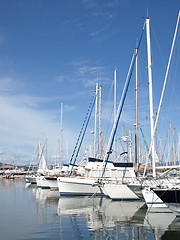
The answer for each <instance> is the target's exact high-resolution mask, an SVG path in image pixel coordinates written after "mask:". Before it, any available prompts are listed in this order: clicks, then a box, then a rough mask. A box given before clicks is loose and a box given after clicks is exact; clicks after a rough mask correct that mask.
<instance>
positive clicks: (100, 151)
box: [99, 85, 102, 159]
mask: <svg viewBox="0 0 180 240" xmlns="http://www.w3.org/2000/svg"><path fill="white" fill-rule="evenodd" d="M101 90H102V86H101V85H100V86H99V159H102V143H101V99H102V96H101Z"/></svg>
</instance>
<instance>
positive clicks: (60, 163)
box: [59, 102, 63, 169]
mask: <svg viewBox="0 0 180 240" xmlns="http://www.w3.org/2000/svg"><path fill="white" fill-rule="evenodd" d="M62 114H63V103H62V102H61V128H60V158H59V160H60V162H59V167H60V169H61V165H62Z"/></svg>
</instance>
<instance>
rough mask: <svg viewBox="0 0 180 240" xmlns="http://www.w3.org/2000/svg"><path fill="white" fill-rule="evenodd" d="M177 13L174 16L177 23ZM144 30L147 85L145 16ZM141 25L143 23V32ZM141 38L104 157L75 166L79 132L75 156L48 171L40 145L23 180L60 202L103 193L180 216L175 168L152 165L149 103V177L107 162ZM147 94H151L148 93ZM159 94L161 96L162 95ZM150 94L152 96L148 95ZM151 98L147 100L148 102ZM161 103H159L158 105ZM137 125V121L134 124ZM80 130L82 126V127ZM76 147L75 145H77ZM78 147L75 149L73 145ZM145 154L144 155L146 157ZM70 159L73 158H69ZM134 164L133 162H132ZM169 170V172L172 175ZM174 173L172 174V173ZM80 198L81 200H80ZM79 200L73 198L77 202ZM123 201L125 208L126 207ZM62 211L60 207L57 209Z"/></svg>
mask: <svg viewBox="0 0 180 240" xmlns="http://www.w3.org/2000/svg"><path fill="white" fill-rule="evenodd" d="M179 17H180V13H179V15H178V21H177V23H179ZM145 26H146V31H147V48H148V66H149V67H148V73H149V77H150V82H149V85H151V80H152V79H151V77H152V73H151V67H150V66H151V65H152V63H151V55H150V43H149V41H150V40H149V38H150V36H149V18H147V19H146V22H145ZM145 26H143V31H144V28H145ZM141 38H142V36H141V37H140V40H139V43H138V47H137V49H136V51H134V52H133V57H132V60H131V64H130V68H129V71H128V74H127V78H126V81H125V85H124V89H123V93H122V96H121V99H120V103H119V106H118V109H117V112H116V114H115V119H114V123H113V127H112V131H111V135H110V138H109V142H108V144H107V148H106V151H105V154H104V157H102V156H101V157H100V158H96V157H89V158H87V159H85V161H84V162H83V163H82V164H80V165H78V164H76V159H77V155H78V153H79V149H80V147H81V143H82V141H83V137H84V134H85V132H84V133H83V131H81V133H82V135H81V138H80V136H79V137H78V140H79V142H78V144H79V145H78V144H76V149H75V150H76V151H77V152H76V155H75V154H74V152H73V155H72V159H71V161H70V164H66V165H63V166H62V167H61V168H60V167H59V168H58V167H57V168H55V169H52V170H48V168H47V165H46V161H45V158H44V156H43V151H42V148H41V147H39V149H40V154H39V168H38V170H37V173H36V175H33V176H28V177H27V178H26V181H27V182H28V183H30V184H36V185H37V188H41V189H50V190H51V191H58V192H59V197H60V200H59V201H60V202H63V197H74V200H72V201H73V202H74V201H76V200H77V199H79V198H80V197H89V198H91V197H94V198H96V197H99V196H103V197H106V198H107V199H112V200H123V201H125V202H126V201H127V200H130V201H132V200H133V201H134V200H135V201H140V202H144V203H146V205H147V207H148V209H149V210H153V209H155V208H162V209H167V208H168V209H170V210H171V211H173V212H174V213H175V215H176V216H180V176H179V169H178V168H173V167H172V169H170V170H168V171H167V172H165V173H162V174H161V175H160V174H159V175H158V176H156V167H155V155H156V153H155V150H154V134H155V131H156V124H157V120H158V114H159V111H158V114H157V118H156V122H155V125H154V123H153V111H152V103H151V104H150V105H151V107H150V108H151V110H150V118H151V119H150V121H151V145H150V148H149V153H150V154H149V156H150V155H151V158H152V169H153V176H151V177H147V176H146V175H145V172H146V171H144V174H143V175H139V174H138V171H137V170H135V167H134V165H133V163H132V162H128V161H127V162H113V161H110V154H111V153H112V146H113V144H114V139H115V136H116V130H117V126H118V123H119V120H120V117H121V113H122V109H123V106H124V101H125V98H126V94H127V91H128V87H129V83H130V79H131V76H132V71H133V68H134V66H135V63H136V60H137V55H138V50H139V47H140V43H141ZM150 95H151V94H150ZM96 96H97V89H96V94H95V97H94V99H93V100H92V102H91V105H90V108H89V110H88V111H89V112H88V114H87V116H86V121H85V122H84V124H83V127H84V131H86V128H87V124H88V121H89V118H90V114H91V112H92V108H93V106H94V104H95V100H96ZM162 96H163V95H162ZM151 97H152V96H151ZM151 101H152V99H150V102H151ZM160 106H161V102H160V105H159V107H160ZM136 126H138V122H137V123H136ZM82 130H83V129H82ZM78 146H79V147H78ZM77 147H78V148H77ZM149 156H148V157H149ZM72 160H74V161H72ZM136 164H137V162H136ZM172 172H173V174H172ZM175 173H176V176H175V175H174V174H175ZM81 200H82V199H81ZM78 203H79V200H78V201H77V204H78ZM125 204H127V209H128V208H129V207H130V206H129V205H128V201H127V202H126V203H125ZM61 211H62V209H61Z"/></svg>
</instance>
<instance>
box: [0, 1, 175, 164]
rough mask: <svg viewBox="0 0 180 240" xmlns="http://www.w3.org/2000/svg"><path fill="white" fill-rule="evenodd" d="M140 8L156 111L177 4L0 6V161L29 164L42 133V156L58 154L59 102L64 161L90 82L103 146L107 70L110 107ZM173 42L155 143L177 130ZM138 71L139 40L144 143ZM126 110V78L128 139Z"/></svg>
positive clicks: (125, 120) (126, 120)
mask: <svg viewBox="0 0 180 240" xmlns="http://www.w3.org/2000/svg"><path fill="white" fill-rule="evenodd" d="M147 9H148V15H149V17H150V18H151V27H152V28H151V37H152V41H151V45H152V58H153V68H152V71H153V96H154V108H155V109H154V112H156V111H157V106H158V103H159V98H160V94H161V89H162V84H163V81H164V76H165V70H166V65H167V61H168V57H169V52H170V47H171V43H172V38H173V34H174V29H175V24H176V20H177V16H178V11H179V9H180V3H179V1H176V0H171V1H170V0H166V1H162V0H158V1H155V0H137V1H134V0H105V1H97V0H76V1H74V0H61V1H58V0H53V1H50V0H29V1H25V0H6V1H3V0H1V1H0V111H1V114H0V135H1V138H0V154H1V155H0V157H1V161H8V162H9V163H11V162H13V161H14V159H15V156H16V159H17V164H22V163H23V164H24V163H26V164H28V163H30V161H31V159H32V156H33V152H34V151H35V148H36V145H37V141H38V139H39V138H40V136H42V135H43V136H44V138H47V140H48V148H49V157H50V159H54V158H53V156H54V157H55V156H57V155H58V152H59V135H60V104H61V102H63V149H64V153H63V155H64V158H70V156H71V153H72V151H73V147H74V145H75V142H76V139H77V137H78V134H79V131H80V129H81V125H82V123H83V120H84V117H85V114H86V112H87V108H88V105H89V102H90V100H91V97H92V94H93V91H94V90H95V84H96V82H99V84H101V85H102V87H103V91H102V99H103V103H102V108H103V120H104V122H103V123H102V125H103V127H104V129H103V131H104V135H105V138H106V140H108V137H109V135H108V134H109V131H110V129H111V127H112V113H113V110H112V102H113V72H114V69H115V68H117V70H118V73H117V87H118V90H117V92H118V93H117V102H118V101H119V99H120V95H121V91H122V88H123V84H124V81H125V78H126V74H127V71H128V68H129V64H130V60H131V57H132V54H133V51H134V48H135V47H136V44H137V41H138V38H139V36H140V34H141V31H142V27H143V23H144V21H145V18H146V17H147ZM178 41H179V38H178ZM178 41H177V44H176V54H174V58H173V62H172V63H173V64H172V69H171V74H170V77H169V79H170V81H169V82H168V85H167V89H168V91H167V92H166V95H165V99H164V102H163V107H162V112H161V116H160V123H159V126H158V128H159V135H160V136H162V138H165V137H164V136H166V135H167V131H168V127H169V122H170V121H171V122H172V127H173V128H176V131H177V132H178V131H179V129H180V123H179V106H180V96H179V85H180V84H179V80H178V76H179V73H178V61H177V59H178V51H179V45H178ZM146 66H147V56H146V36H145V34H144V37H143V42H142V45H141V49H140V56H139V83H140V84H139V85H140V86H139V102H140V107H139V112H140V116H139V118H140V124H141V126H143V128H144V133H145V135H146V138H147V141H149V138H150V131H149V119H148V118H149V105H148V80H147V69H146ZM173 67H174V68H173ZM134 105H135V96H134V75H133V78H132V83H131V85H130V89H129V92H128V95H127V100H126V102H125V107H124V111H123V115H122V119H121V124H124V125H125V128H126V129H128V131H129V129H130V128H131V130H132V134H134V133H133V131H134V127H133V123H134V121H135V116H134V113H135V110H134ZM110 119H111V121H110ZM93 121H94V120H92V122H91V123H90V127H89V128H88V130H87V140H85V143H86V145H87V146H89V144H90V142H91V139H92V136H91V134H90V133H91V131H92V130H93V123H94V122H93ZM119 135H120V136H121V135H122V127H119ZM88 136H89V138H88ZM67 149H68V150H67ZM67 152H68V154H67ZM67 155H68V156H67Z"/></svg>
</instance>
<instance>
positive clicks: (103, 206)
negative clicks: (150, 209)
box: [57, 197, 147, 231]
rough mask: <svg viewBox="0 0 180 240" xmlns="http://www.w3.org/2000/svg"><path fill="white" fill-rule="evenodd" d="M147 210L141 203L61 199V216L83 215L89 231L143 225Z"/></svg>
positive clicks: (80, 198) (95, 199)
mask: <svg viewBox="0 0 180 240" xmlns="http://www.w3.org/2000/svg"><path fill="white" fill-rule="evenodd" d="M146 211H147V208H146V207H145V205H144V202H141V201H112V200H111V199H108V198H90V197H71V198H70V197H69V198H59V202H58V209H57V213H58V215H59V216H62V215H67V214H73V215H80V214H83V215H84V216H85V218H86V220H87V225H88V228H89V230H92V231H93V230H98V229H102V228H111V227H115V226H117V225H130V224H133V225H136V226H138V225H142V224H143V222H144V217H145V214H146Z"/></svg>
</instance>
